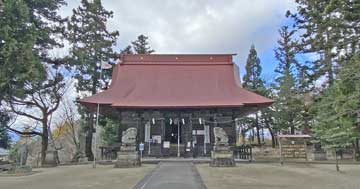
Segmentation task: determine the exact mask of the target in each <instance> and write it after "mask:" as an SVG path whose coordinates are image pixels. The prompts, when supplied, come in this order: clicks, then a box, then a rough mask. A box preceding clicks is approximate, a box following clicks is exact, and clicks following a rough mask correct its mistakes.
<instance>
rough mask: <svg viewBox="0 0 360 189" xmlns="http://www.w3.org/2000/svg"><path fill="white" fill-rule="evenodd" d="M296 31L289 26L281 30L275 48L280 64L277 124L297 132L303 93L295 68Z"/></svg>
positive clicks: (292, 132)
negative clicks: (299, 86)
mask: <svg viewBox="0 0 360 189" xmlns="http://www.w3.org/2000/svg"><path fill="white" fill-rule="evenodd" d="M294 33H295V31H294V30H292V31H289V29H288V27H287V26H284V27H282V28H281V29H280V30H279V34H280V39H279V40H278V45H279V47H278V48H276V49H275V57H276V59H277V60H278V61H279V64H278V66H277V68H276V70H275V72H276V73H278V75H279V76H278V77H277V78H276V83H277V87H276V88H275V89H276V90H277V95H276V98H275V99H276V101H275V104H274V107H275V120H276V124H277V125H278V126H279V127H280V128H282V129H288V128H290V133H291V134H294V133H295V128H296V127H300V126H299V124H298V122H299V119H300V116H299V113H300V112H301V107H302V106H301V104H302V103H301V102H302V101H301V95H300V94H299V92H298V91H297V85H296V78H295V77H294V68H295V66H296V64H297V61H296V59H295V54H296V50H295V45H294V44H295V43H294V42H293V41H292V36H293V35H294Z"/></svg>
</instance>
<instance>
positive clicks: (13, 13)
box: [0, 0, 65, 162]
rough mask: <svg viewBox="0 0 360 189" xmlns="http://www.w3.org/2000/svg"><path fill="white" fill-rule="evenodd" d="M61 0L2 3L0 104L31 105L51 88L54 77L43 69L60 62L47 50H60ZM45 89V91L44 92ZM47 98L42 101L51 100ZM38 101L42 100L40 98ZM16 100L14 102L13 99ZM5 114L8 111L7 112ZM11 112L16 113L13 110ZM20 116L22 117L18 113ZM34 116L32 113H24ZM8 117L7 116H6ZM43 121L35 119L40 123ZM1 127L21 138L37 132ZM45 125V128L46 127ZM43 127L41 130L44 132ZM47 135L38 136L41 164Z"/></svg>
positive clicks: (11, 0) (0, 18)
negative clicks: (40, 93)
mask: <svg viewBox="0 0 360 189" xmlns="http://www.w3.org/2000/svg"><path fill="white" fill-rule="evenodd" d="M64 4H65V2H64V1H63V0H48V1H34V0H4V1H2V4H1V5H0V6H1V9H0V25H1V28H0V91H1V92H0V93H1V94H0V101H1V105H3V103H4V101H6V102H7V103H8V105H9V106H11V107H15V106H20V105H24V106H25V107H29V106H32V105H34V106H35V104H34V101H35V100H34V99H33V101H31V100H30V101H29V99H31V96H32V97H33V98H34V96H33V95H34V94H35V92H36V91H39V90H42V89H44V88H48V87H50V86H52V84H50V83H52V81H53V80H54V79H55V78H58V77H57V76H56V77H55V76H53V75H52V76H51V77H48V75H47V72H46V70H47V69H51V70H53V69H54V68H55V69H56V68H58V65H59V64H62V63H63V61H62V59H61V58H54V57H53V56H50V55H49V51H50V50H52V49H54V48H57V47H62V43H61V40H59V39H61V38H62V37H63V36H64V35H63V34H64V21H65V20H64V19H63V18H61V17H60V16H59V15H58V10H59V8H60V7H61V6H62V5H64ZM45 90H46V89H45ZM53 97H54V96H52V95H50V96H49V97H48V98H47V99H46V100H52V99H53ZM37 98H41V100H42V101H41V102H43V100H44V99H42V98H43V96H41V97H37ZM15 99H16V100H15ZM7 113H9V111H7ZM12 113H15V114H18V113H17V112H15V111H12ZM18 115H20V116H24V114H22V113H20V114H18ZM27 115H29V116H30V117H35V116H36V115H34V113H33V112H31V113H29V114H27ZM6 116H9V115H6ZM45 119H47V118H44V117H42V118H39V119H38V120H36V121H39V122H42V121H44V120H45ZM1 126H2V127H5V128H6V130H11V131H14V132H16V133H18V134H22V135H33V134H34V133H39V132H37V131H30V132H24V131H18V130H16V129H12V128H10V127H9V125H7V123H6V122H3V123H2V125H1ZM47 126H48V125H46V126H45V127H46V128H47ZM45 127H43V129H46V128H45ZM47 134H48V133H47V132H45V134H41V136H42V153H41V158H42V162H43V160H44V159H45V152H46V150H47V141H48V137H47V136H48V135H47Z"/></svg>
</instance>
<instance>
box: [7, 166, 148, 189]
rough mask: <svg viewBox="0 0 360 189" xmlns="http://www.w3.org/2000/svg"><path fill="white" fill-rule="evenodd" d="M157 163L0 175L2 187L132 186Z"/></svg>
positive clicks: (57, 169)
mask: <svg viewBox="0 0 360 189" xmlns="http://www.w3.org/2000/svg"><path fill="white" fill-rule="evenodd" d="M154 167H155V165H143V166H142V167H139V168H129V169H115V168H113V165H106V166H104V165H98V166H97V168H96V169H93V168H92V165H90V164H89V165H75V166H61V167H56V168H42V169H34V170H35V171H39V173H36V174H33V175H29V176H21V177H0V188H1V189H5V188H6V189H21V188H26V189H60V188H61V189H62V188H69V189H70V188H71V189H78V188H87V189H95V188H96V189H97V188H104V189H106V188H124V189H126V188H132V187H133V186H134V185H135V184H136V183H137V182H138V181H140V180H141V179H142V178H143V177H144V176H145V175H146V174H147V173H148V172H150V171H151V170H152V169H153V168H154Z"/></svg>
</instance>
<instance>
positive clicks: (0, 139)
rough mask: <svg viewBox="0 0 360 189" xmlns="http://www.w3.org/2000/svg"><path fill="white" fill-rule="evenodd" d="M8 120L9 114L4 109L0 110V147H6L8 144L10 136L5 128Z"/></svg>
mask: <svg viewBox="0 0 360 189" xmlns="http://www.w3.org/2000/svg"><path fill="white" fill-rule="evenodd" d="M9 121H10V117H9V115H8V114H7V113H6V112H5V111H3V110H0V148H5V149H7V148H8V147H9V146H10V136H9V133H8V131H7V129H6V125H8V122H9Z"/></svg>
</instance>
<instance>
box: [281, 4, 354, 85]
mask: <svg viewBox="0 0 360 189" xmlns="http://www.w3.org/2000/svg"><path fill="white" fill-rule="evenodd" d="M296 3H297V5H298V6H297V11H296V13H293V14H292V13H290V12H288V13H287V16H291V17H292V18H294V20H295V26H296V27H297V29H298V30H299V31H301V33H300V39H301V40H300V43H299V45H298V48H299V50H301V52H303V53H313V54H315V56H314V57H317V58H316V59H315V60H312V64H311V65H310V67H309V70H306V71H307V73H308V74H309V75H310V76H311V77H310V79H311V81H313V82H316V81H318V79H319V78H326V80H325V81H324V82H323V84H324V86H329V85H331V84H333V82H334V80H335V77H336V73H337V68H338V64H339V61H340V60H341V58H340V57H341V56H342V54H344V53H345V54H346V55H347V54H349V53H350V55H348V56H347V57H351V53H354V52H356V51H357V52H358V50H359V45H360V40H359V39H360V34H359V32H358V31H359V29H360V26H359V20H360V19H359V17H360V16H359V15H360V9H359V7H360V2H359V1H351V0H344V1H339V0H296Z"/></svg>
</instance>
